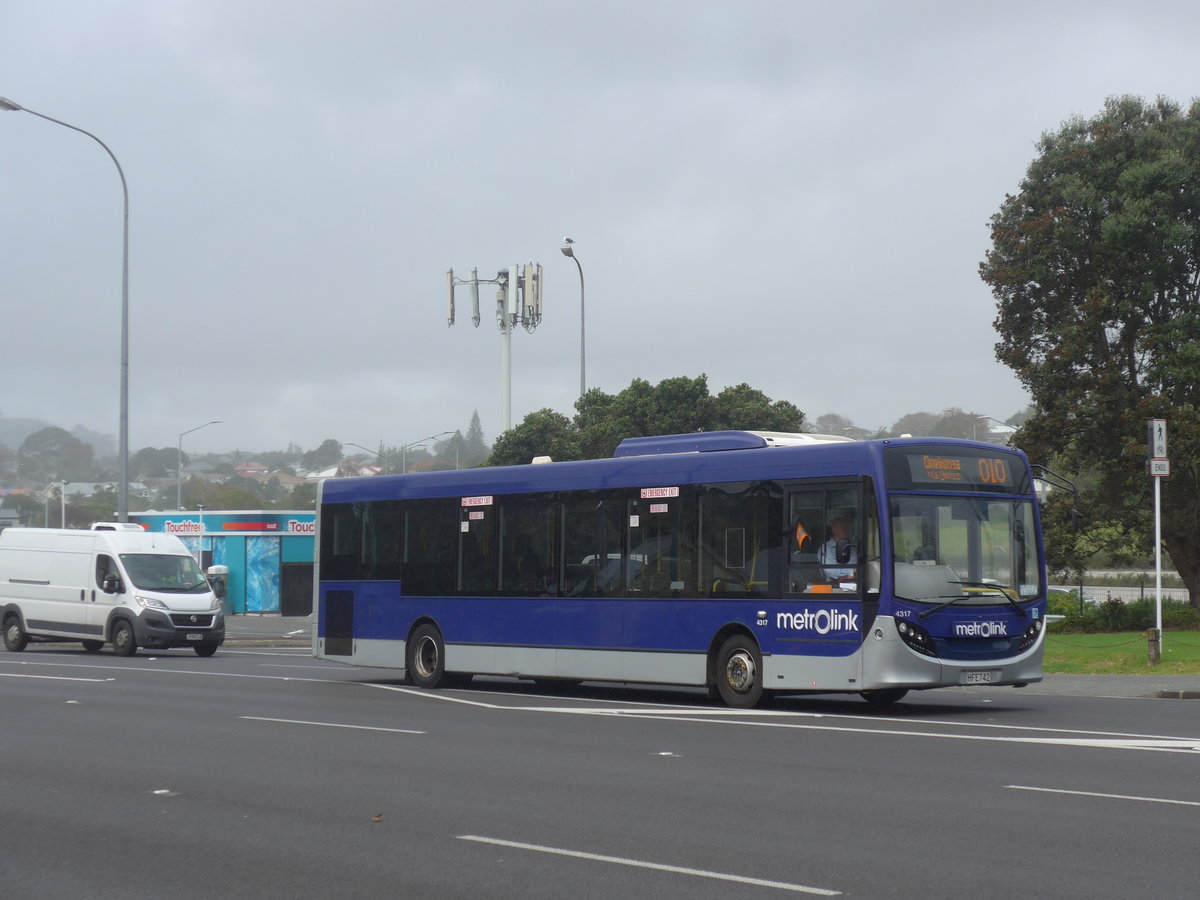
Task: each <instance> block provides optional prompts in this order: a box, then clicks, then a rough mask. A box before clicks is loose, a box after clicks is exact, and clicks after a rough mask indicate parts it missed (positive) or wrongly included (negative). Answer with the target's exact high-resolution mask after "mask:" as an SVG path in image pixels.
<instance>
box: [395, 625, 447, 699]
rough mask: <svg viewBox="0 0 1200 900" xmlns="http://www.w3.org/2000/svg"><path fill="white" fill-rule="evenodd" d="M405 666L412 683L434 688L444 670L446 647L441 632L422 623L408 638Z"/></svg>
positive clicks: (439, 681) (440, 680)
mask: <svg viewBox="0 0 1200 900" xmlns="http://www.w3.org/2000/svg"><path fill="white" fill-rule="evenodd" d="M405 655H406V656H407V666H408V674H409V677H411V678H412V681H413V684H415V685H416V686H417V687H422V688H435V687H437V686H438V685H439V684H441V682H442V676H443V675H444V674H445V672H446V648H445V645H443V644H442V635H441V633H440V632H439V631H438V630H437V629H436V628H434V627H433V626H432V625H422V626H421V627H419V628H418V629H417V630H416V631H414V632H413V634H412V637H411V638H409V640H408V648H407V652H406V654H405Z"/></svg>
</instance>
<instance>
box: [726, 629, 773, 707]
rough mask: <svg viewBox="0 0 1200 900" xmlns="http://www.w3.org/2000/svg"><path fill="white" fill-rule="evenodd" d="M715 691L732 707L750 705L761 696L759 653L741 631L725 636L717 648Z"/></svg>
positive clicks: (755, 702)
mask: <svg viewBox="0 0 1200 900" xmlns="http://www.w3.org/2000/svg"><path fill="white" fill-rule="evenodd" d="M717 693H719V694H720V695H721V699H722V700H724V701H725V703H726V705H728V706H732V707H734V708H735V709H750V708H752V707H755V706H758V702H759V700H761V699H762V694H763V683H762V654H761V653H760V652H759V650H758V645H757V644H756V643H755V642H754V641H753V640H751V639H750V638H748V637H746V635H744V634H735V635H733V636H732V637H729V638H726V640H725V643H723V644H721V649H720V650H719V651H718V652H717Z"/></svg>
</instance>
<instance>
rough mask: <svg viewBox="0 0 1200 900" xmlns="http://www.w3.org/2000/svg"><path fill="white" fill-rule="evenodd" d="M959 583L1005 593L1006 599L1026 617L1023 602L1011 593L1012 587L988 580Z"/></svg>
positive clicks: (964, 585)
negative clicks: (1018, 600) (1019, 601)
mask: <svg viewBox="0 0 1200 900" xmlns="http://www.w3.org/2000/svg"><path fill="white" fill-rule="evenodd" d="M959 584H961V585H962V586H963V587H977V588H990V589H991V590H993V591H999V592H1000V594H1001V595H1003V597H1004V599H1005V600H1007V601H1008V602H1009V603H1011V604H1012V607H1013V609H1015V610H1016V611H1017V612H1019V613H1020V614H1021V617H1022V618H1024V616H1025V610H1024V608H1023V607H1022V606H1021V604H1020V603H1018V602H1017V601H1016V598H1014V597H1013V595H1012V594H1010V593H1009V591H1010V590H1011V588H1007V587H1005V586H1004V585H1002V584H991V583H990V582H987V581H960V582H959Z"/></svg>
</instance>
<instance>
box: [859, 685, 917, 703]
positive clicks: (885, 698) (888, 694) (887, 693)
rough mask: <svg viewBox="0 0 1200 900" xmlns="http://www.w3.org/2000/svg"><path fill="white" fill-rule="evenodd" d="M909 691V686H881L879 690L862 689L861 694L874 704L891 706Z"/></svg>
mask: <svg viewBox="0 0 1200 900" xmlns="http://www.w3.org/2000/svg"><path fill="white" fill-rule="evenodd" d="M907 693H908V688H880V689H879V690H877V691H860V692H859V696H860V697H862V698H863V699H864V700H866V701H867V702H868V703H870V704H871V705H873V706H881V707H882V706H891V705H892V704H893V703H895V702H896V701H897V700H900V699H901V698H903V697H904V695H905V694H907Z"/></svg>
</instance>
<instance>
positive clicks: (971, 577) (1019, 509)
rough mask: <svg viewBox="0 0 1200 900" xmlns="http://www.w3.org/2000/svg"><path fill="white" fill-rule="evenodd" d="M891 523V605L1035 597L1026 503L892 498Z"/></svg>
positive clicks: (965, 498)
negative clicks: (894, 600) (893, 595)
mask: <svg viewBox="0 0 1200 900" xmlns="http://www.w3.org/2000/svg"><path fill="white" fill-rule="evenodd" d="M891 521H892V548H893V549H892V556H893V566H894V569H893V572H894V575H895V593H896V596H897V598H899V599H903V600H917V601H930V602H939V601H944V600H948V599H953V598H955V597H963V598H964V599H965V598H977V599H978V600H979V601H981V602H986V603H995V602H996V598H997V594H1003V595H1004V596H1006V597H1009V598H1012V599H1021V600H1030V599H1034V598H1036V597H1037V596H1038V593H1039V588H1040V584H1039V580H1040V571H1039V568H1038V562H1037V538H1036V532H1035V531H1034V519H1033V504H1032V501H1030V500H1013V499H1000V498H996V499H992V498H989V497H978V496H929V497H923V496H917V495H911V494H910V495H903V496H896V495H894V496H893V497H892V500H891Z"/></svg>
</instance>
